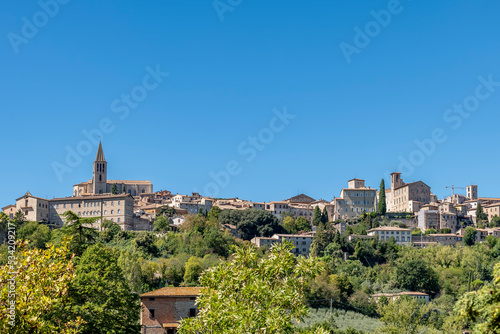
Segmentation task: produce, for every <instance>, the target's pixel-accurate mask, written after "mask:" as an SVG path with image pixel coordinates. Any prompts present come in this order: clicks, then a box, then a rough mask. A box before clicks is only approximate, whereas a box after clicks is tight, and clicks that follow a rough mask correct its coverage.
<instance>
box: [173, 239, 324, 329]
mask: <svg viewBox="0 0 500 334" xmlns="http://www.w3.org/2000/svg"><path fill="white" fill-rule="evenodd" d="M292 248H293V245H292V244H290V243H283V244H277V245H275V246H273V247H272V248H271V254H270V256H268V257H265V258H261V259H259V257H258V256H257V253H256V251H255V249H253V248H247V249H237V252H236V254H235V256H234V260H232V261H231V262H222V263H220V264H218V265H217V266H215V267H213V268H211V269H209V270H207V271H205V272H204V273H203V275H202V276H201V279H200V283H201V285H202V286H203V287H204V289H203V290H202V292H201V295H200V297H199V298H198V300H197V304H198V307H199V308H200V312H199V314H198V316H197V317H195V318H187V319H184V320H183V321H181V326H180V327H179V333H180V334H186V333H212V334H223V333H228V334H233V333H234V334H240V333H292V332H293V329H294V322H295V321H296V320H298V321H301V320H302V319H303V318H304V316H305V315H306V314H307V312H308V308H307V307H306V305H305V304H304V291H305V288H306V285H307V282H308V281H310V280H311V279H314V277H315V276H317V275H318V274H319V272H320V271H321V267H320V264H319V261H318V260H317V259H315V258H304V257H297V256H295V255H293V254H292V253H291V250H292Z"/></svg>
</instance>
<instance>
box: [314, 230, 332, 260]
mask: <svg viewBox="0 0 500 334" xmlns="http://www.w3.org/2000/svg"><path fill="white" fill-rule="evenodd" d="M333 238H334V234H333V233H332V231H330V230H326V227H325V225H324V224H323V223H321V222H320V223H319V226H318V227H317V228H316V233H315V234H314V237H313V242H312V244H311V255H312V256H319V257H321V256H323V255H325V254H324V252H325V250H326V247H328V245H329V244H330V243H331V242H332V241H333Z"/></svg>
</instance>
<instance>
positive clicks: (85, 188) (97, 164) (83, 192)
mask: <svg viewBox="0 0 500 334" xmlns="http://www.w3.org/2000/svg"><path fill="white" fill-rule="evenodd" d="M107 174H108V163H107V162H106V159H105V158H104V152H103V150H102V145H101V143H100V142H99V148H98V149H97V155H96V157H95V161H94V170H93V175H92V180H88V181H86V182H81V183H78V184H75V185H74V186H73V196H88V195H99V194H109V193H111V192H113V188H114V185H116V191H115V193H116V194H130V195H132V196H137V195H139V194H145V193H152V192H153V185H152V184H151V181H133V180H108V176H107Z"/></svg>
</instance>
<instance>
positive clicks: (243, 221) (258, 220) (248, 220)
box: [219, 209, 283, 240]
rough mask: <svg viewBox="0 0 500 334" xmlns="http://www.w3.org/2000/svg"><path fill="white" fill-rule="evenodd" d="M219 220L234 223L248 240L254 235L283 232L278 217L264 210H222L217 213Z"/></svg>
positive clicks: (263, 235) (270, 234)
mask: <svg viewBox="0 0 500 334" xmlns="http://www.w3.org/2000/svg"><path fill="white" fill-rule="evenodd" d="M219 222H220V223H221V224H231V225H235V226H236V227H237V228H238V233H240V235H241V238H242V239H244V240H250V239H252V238H253V237H256V236H259V237H260V236H262V237H270V236H272V235H273V234H275V233H281V232H283V227H282V226H281V225H280V223H279V221H278V218H276V216H274V215H273V214H272V213H270V212H268V211H265V210H257V209H247V210H223V211H222V212H221V214H220V215H219Z"/></svg>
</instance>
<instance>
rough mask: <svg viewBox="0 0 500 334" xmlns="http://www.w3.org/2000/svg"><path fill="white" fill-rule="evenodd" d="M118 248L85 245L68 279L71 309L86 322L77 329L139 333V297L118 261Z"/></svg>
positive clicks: (93, 332)
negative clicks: (70, 281)
mask: <svg viewBox="0 0 500 334" xmlns="http://www.w3.org/2000/svg"><path fill="white" fill-rule="evenodd" d="M119 256H120V251H119V250H117V249H111V248H107V247H105V246H103V245H102V244H95V245H92V246H90V247H89V248H87V250H86V251H85V253H83V255H82V257H81V258H80V259H79V263H78V264H77V266H76V271H75V278H74V279H73V281H72V283H71V294H70V295H71V301H72V302H71V305H72V306H71V309H72V311H73V312H74V313H76V314H78V315H81V316H82V318H83V319H84V320H85V324H84V325H83V326H82V328H81V329H80V331H79V333H89V334H91V333H92V334H97V333H116V334H121V333H123V334H127V333H138V332H139V331H140V326H139V312H140V305H139V297H138V296H137V294H135V293H132V292H131V291H130V287H129V285H128V282H127V281H126V279H125V278H124V276H123V272H122V270H121V268H120V266H119V264H118V258H119Z"/></svg>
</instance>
